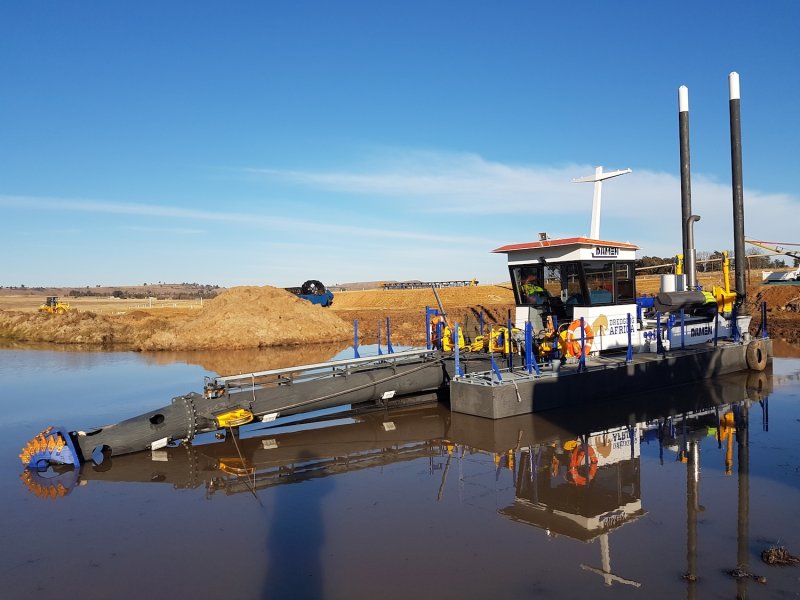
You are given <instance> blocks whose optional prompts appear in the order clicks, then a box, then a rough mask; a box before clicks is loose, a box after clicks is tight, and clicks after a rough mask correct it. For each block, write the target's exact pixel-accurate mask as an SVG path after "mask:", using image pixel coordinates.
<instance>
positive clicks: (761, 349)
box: [744, 340, 767, 371]
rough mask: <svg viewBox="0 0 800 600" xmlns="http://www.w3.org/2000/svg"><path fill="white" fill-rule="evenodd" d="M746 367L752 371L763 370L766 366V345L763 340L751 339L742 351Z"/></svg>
mask: <svg viewBox="0 0 800 600" xmlns="http://www.w3.org/2000/svg"><path fill="white" fill-rule="evenodd" d="M744 357H745V360H746V361H747V367H748V368H749V369H751V370H753V371H763V370H764V369H765V368H766V366H767V347H766V345H765V344H764V340H753V341H752V342H750V343H749V344H747V349H746V350H745V351H744Z"/></svg>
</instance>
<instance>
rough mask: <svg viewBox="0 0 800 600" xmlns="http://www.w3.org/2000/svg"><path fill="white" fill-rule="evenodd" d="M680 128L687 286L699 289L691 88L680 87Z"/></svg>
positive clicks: (682, 212)
mask: <svg viewBox="0 0 800 600" xmlns="http://www.w3.org/2000/svg"><path fill="white" fill-rule="evenodd" d="M678 129H679V132H680V146H681V232H682V236H683V257H684V261H685V262H684V264H685V271H686V287H687V289H689V290H695V289H697V268H696V263H697V260H696V253H695V248H694V223H695V221H699V220H700V217H698V216H696V215H692V184H691V172H690V168H689V162H690V161H689V89H688V88H687V87H686V86H685V85H682V86H681V87H679V88H678Z"/></svg>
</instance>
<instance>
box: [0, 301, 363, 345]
mask: <svg viewBox="0 0 800 600" xmlns="http://www.w3.org/2000/svg"><path fill="white" fill-rule="evenodd" d="M0 337H2V338H6V339H12V340H18V341H31V342H53V343H59V344H98V345H105V346H112V345H113V346H117V345H119V346H121V347H128V348H133V349H137V350H214V349H239V348H261V347H268V346H286V345H294V344H313V343H319V342H331V341H339V340H346V339H349V338H351V337H352V329H351V327H350V326H349V325H348V324H346V323H345V322H344V321H342V320H341V319H340V318H339V317H337V316H336V315H335V314H334V313H332V312H330V311H328V310H326V309H323V308H321V307H319V306H315V305H312V304H310V303H309V302H306V301H304V300H301V299H299V298H297V297H296V296H293V295H292V294H290V293H288V292H286V291H285V290H281V289H278V288H273V287H268V286H265V287H238V288H232V289H230V290H227V291H225V292H223V293H221V294H220V295H219V296H218V297H217V298H214V299H213V300H209V301H207V302H206V303H205V305H204V307H203V308H202V309H201V310H197V311H193V312H189V313H187V312H185V311H176V312H174V313H171V312H170V311H168V310H164V309H162V310H160V311H158V312H151V311H147V310H137V311H133V312H129V313H126V314H122V315H114V316H109V315H102V316H101V315H97V314H95V313H92V312H81V311H77V310H73V311H70V312H69V313H68V314H66V315H49V314H39V313H33V314H32V313H24V312H12V311H0Z"/></svg>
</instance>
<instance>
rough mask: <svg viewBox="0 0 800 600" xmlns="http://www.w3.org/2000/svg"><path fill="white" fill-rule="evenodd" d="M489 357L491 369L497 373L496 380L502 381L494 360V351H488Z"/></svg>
mask: <svg viewBox="0 0 800 600" xmlns="http://www.w3.org/2000/svg"><path fill="white" fill-rule="evenodd" d="M489 358H490V359H491V361H492V371H494V374H495V375H497V380H498V381H503V376H502V375H500V369H498V368H497V363H496V362H495V361H494V353H490V354H489Z"/></svg>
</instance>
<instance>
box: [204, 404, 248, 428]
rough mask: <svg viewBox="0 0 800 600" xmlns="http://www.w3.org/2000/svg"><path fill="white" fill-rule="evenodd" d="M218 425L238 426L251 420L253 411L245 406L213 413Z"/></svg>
mask: <svg viewBox="0 0 800 600" xmlns="http://www.w3.org/2000/svg"><path fill="white" fill-rule="evenodd" d="M214 418H215V419H216V420H217V425H218V426H219V427H238V426H239V425H244V424H245V423H249V422H250V421H252V420H253V418H254V417H253V413H251V412H250V411H249V410H247V409H246V408H235V409H233V410H229V411H227V412H224V413H220V414H218V415H215V416H214Z"/></svg>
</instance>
